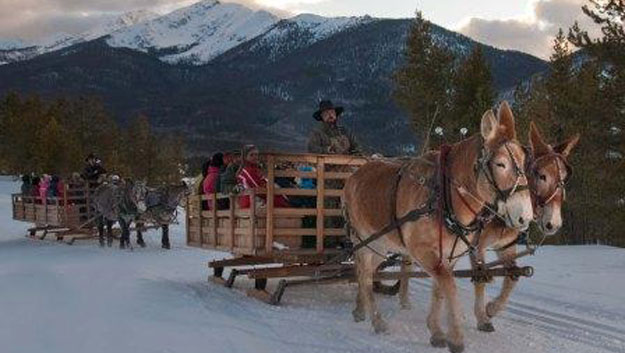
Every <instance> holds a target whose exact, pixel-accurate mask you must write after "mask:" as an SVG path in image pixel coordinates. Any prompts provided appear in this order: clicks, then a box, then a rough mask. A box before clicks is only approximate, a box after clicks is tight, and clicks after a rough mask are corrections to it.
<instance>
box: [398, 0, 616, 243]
mask: <svg viewBox="0 0 625 353" xmlns="http://www.w3.org/2000/svg"><path fill="white" fill-rule="evenodd" d="M583 11H584V13H585V14H586V15H587V16H588V17H590V18H591V19H592V20H593V21H594V22H595V23H596V24H597V25H598V26H600V27H601V28H602V33H603V36H602V37H601V38H598V39H592V38H590V37H589V35H588V34H587V32H586V31H585V30H583V29H581V28H580V27H579V25H577V24H576V25H574V26H573V27H572V28H571V29H569V31H568V35H566V34H565V32H564V31H562V30H560V31H559V33H558V34H557V36H556V39H555V41H554V46H553V54H552V56H551V58H550V71H549V72H548V73H545V74H542V75H538V76H536V77H534V78H532V79H531V80H529V81H527V82H521V83H519V85H518V88H517V90H516V92H515V97H514V98H515V99H514V100H515V102H514V104H513V108H514V110H515V115H516V118H517V132H518V133H519V139H520V140H521V142H523V143H526V144H527V132H528V125H529V122H530V121H531V120H533V121H534V122H535V123H537V125H538V126H539V127H540V129H541V130H542V131H543V134H544V135H545V137H546V139H547V142H548V143H551V144H553V145H555V144H558V143H560V142H562V141H564V140H565V139H566V138H568V137H570V136H572V135H574V134H576V133H581V135H582V138H581V141H580V143H579V145H578V146H577V147H576V148H575V149H574V150H573V152H572V154H571V157H570V160H569V161H570V163H571V164H572V166H573V169H574V175H573V177H572V178H571V182H570V185H568V186H567V190H568V194H567V198H566V202H565V205H564V213H563V216H564V228H563V229H562V230H561V231H560V234H561V235H560V236H559V237H557V238H556V239H550V241H551V242H557V243H562V244H589V243H601V244H608V245H617V246H625V27H624V24H623V22H622V18H625V3H624V2H623V1H606V2H597V1H589V5H587V6H584V7H583ZM430 28H431V26H430V24H429V23H428V22H427V21H426V20H424V19H423V18H422V16H421V14H420V13H419V14H417V18H416V19H415V22H414V25H413V27H412V30H411V33H410V36H409V39H408V43H407V46H406V63H405V64H404V66H403V67H402V68H400V69H399V70H398V71H397V73H396V75H395V82H396V93H395V98H396V100H397V102H398V104H399V105H400V106H402V107H403V108H404V109H405V110H406V111H407V112H409V113H410V115H411V119H412V125H413V126H414V128H415V132H416V133H417V135H420V136H423V137H424V138H423V140H424V141H431V143H430V146H431V147H432V146H436V145H437V144H439V143H441V142H442V141H446V142H455V141H458V140H459V139H462V138H463V137H464V135H463V134H461V133H460V129H461V128H467V129H468V133H469V134H473V133H475V132H476V131H478V123H479V119H480V117H481V115H482V113H483V112H484V111H486V109H488V108H490V107H492V106H493V105H495V104H496V103H497V102H495V101H494V95H493V94H492V83H491V79H490V74H489V73H488V70H489V68H488V66H487V64H486V63H485V61H484V59H483V57H482V55H481V53H480V51H479V48H476V49H474V50H473V53H472V55H470V56H469V58H468V59H465V60H464V61H463V60H459V59H458V58H454V57H453V55H452V53H451V52H450V51H449V50H448V49H446V48H442V47H440V46H438V45H437V43H436V41H435V40H434V39H433V38H432V35H431V29H430ZM572 48H575V49H578V51H576V52H573V50H572ZM437 127H440V128H439V129H437Z"/></svg>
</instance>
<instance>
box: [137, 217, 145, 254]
mask: <svg viewBox="0 0 625 353" xmlns="http://www.w3.org/2000/svg"><path fill="white" fill-rule="evenodd" d="M136 226H137V245H139V246H140V247H142V248H145V241H144V240H143V232H142V228H143V223H140V222H137V223H136Z"/></svg>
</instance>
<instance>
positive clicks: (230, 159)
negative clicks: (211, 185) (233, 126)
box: [219, 151, 241, 194]
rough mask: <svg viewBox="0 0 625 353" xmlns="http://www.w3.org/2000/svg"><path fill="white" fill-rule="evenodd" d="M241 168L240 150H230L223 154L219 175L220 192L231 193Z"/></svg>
mask: <svg viewBox="0 0 625 353" xmlns="http://www.w3.org/2000/svg"><path fill="white" fill-rule="evenodd" d="M240 168H241V151H232V152H230V153H226V154H225V155H224V171H223V173H221V175H220V176H219V180H220V185H221V193H222V194H232V193H233V191H234V188H235V187H236V186H237V174H238V173H239V169H240Z"/></svg>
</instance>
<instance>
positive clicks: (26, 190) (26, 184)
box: [20, 174, 33, 196]
mask: <svg viewBox="0 0 625 353" xmlns="http://www.w3.org/2000/svg"><path fill="white" fill-rule="evenodd" d="M32 189H33V184H32V179H31V177H30V175H28V174H24V175H22V186H21V187H20V190H21V192H22V195H24V196H30V195H31V194H32Z"/></svg>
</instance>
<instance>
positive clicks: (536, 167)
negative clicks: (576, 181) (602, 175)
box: [527, 122, 580, 235]
mask: <svg viewBox="0 0 625 353" xmlns="http://www.w3.org/2000/svg"><path fill="white" fill-rule="evenodd" d="M579 137H580V136H579V134H577V135H575V136H573V137H571V138H569V139H568V140H566V141H565V142H563V143H561V144H559V145H557V146H551V145H549V144H547V143H545V141H544V139H543V137H542V135H541V133H540V131H539V130H538V128H537V127H536V125H535V124H534V123H533V122H532V123H531V124H530V132H529V140H530V147H531V153H532V162H531V163H529V167H528V168H527V171H528V176H529V181H530V188H531V191H532V196H533V197H534V205H535V212H536V217H537V219H536V221H537V223H538V226H539V227H540V229H541V230H542V231H543V232H544V233H545V234H546V235H553V234H555V233H556V232H557V231H558V230H560V227H562V203H563V202H564V200H565V197H566V189H565V187H566V183H567V181H568V180H569V178H570V177H571V175H572V172H573V170H572V169H571V166H570V165H569V163H568V161H567V158H568V156H569V155H570V153H571V151H572V150H573V148H574V147H575V145H577V143H578V142H579Z"/></svg>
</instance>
